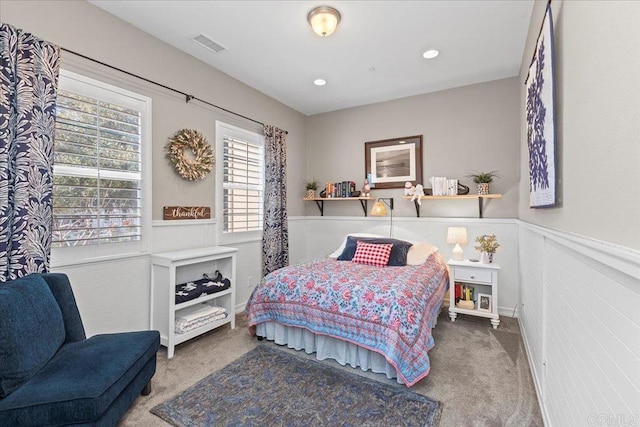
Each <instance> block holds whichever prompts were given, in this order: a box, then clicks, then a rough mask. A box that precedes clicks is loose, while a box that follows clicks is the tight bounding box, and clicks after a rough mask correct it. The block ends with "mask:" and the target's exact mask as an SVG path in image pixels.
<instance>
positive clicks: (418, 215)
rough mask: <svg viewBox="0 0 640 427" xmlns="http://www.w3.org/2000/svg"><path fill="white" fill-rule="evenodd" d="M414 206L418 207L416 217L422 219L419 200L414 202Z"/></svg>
mask: <svg viewBox="0 0 640 427" xmlns="http://www.w3.org/2000/svg"><path fill="white" fill-rule="evenodd" d="M413 204H414V205H415V206H416V217H418V218H420V203H418V199H416V200H414V201H413Z"/></svg>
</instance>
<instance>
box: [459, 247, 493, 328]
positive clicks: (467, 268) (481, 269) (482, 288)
mask: <svg viewBox="0 0 640 427" xmlns="http://www.w3.org/2000/svg"><path fill="white" fill-rule="evenodd" d="M448 264H449V268H450V270H451V276H452V278H451V283H450V286H449V317H450V318H451V321H452V322H455V320H456V318H457V317H458V314H467V315H471V316H478V317H486V318H488V319H491V325H492V326H493V328H494V329H496V328H497V327H498V325H500V316H499V315H498V271H499V270H500V266H499V265H498V264H493V263H492V264H481V263H478V262H471V261H469V260H464V261H453V260H449V262H448ZM456 282H459V283H462V284H465V285H469V286H473V287H474V288H475V294H476V295H477V294H478V293H482V294H488V295H491V311H481V310H478V308H477V307H475V308H474V309H466V308H460V307H457V306H456V304H455V283H456Z"/></svg>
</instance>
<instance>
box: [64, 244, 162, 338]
mask: <svg viewBox="0 0 640 427" xmlns="http://www.w3.org/2000/svg"><path fill="white" fill-rule="evenodd" d="M150 269H151V262H150V258H149V256H148V255H143V256H137V257H131V258H124V259H115V260H108V261H100V262H92V263H86V264H78V265H67V266H64V267H59V268H54V269H53V272H54V273H65V274H67V275H68V276H69V280H70V281H71V287H72V288H73V293H74V295H75V297H76V302H77V304H78V309H79V310H80V316H81V317H82V323H83V324H84V328H85V331H86V333H87V336H92V335H96V334H105V333H113V332H128V331H136V330H146V329H149V290H150V287H149V284H150V281H149V272H150V271H151V270H150Z"/></svg>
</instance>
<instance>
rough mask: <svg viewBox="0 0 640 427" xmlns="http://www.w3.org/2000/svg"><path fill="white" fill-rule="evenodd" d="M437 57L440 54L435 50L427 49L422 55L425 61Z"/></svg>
mask: <svg viewBox="0 0 640 427" xmlns="http://www.w3.org/2000/svg"><path fill="white" fill-rule="evenodd" d="M438 55H440V52H438V51H437V50H435V49H429V50H428V51H426V52H425V53H423V54H422V57H423V58H426V59H433V58H435V57H436V56H438Z"/></svg>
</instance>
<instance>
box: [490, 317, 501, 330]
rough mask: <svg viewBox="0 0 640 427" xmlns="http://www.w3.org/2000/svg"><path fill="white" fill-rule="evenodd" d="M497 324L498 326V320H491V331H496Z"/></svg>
mask: <svg viewBox="0 0 640 427" xmlns="http://www.w3.org/2000/svg"><path fill="white" fill-rule="evenodd" d="M499 324H500V319H491V325H493V329H498V325H499Z"/></svg>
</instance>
